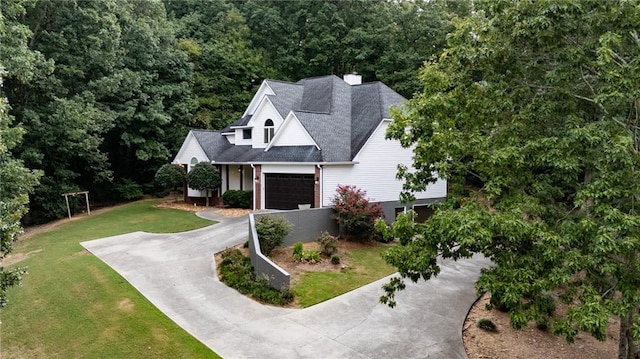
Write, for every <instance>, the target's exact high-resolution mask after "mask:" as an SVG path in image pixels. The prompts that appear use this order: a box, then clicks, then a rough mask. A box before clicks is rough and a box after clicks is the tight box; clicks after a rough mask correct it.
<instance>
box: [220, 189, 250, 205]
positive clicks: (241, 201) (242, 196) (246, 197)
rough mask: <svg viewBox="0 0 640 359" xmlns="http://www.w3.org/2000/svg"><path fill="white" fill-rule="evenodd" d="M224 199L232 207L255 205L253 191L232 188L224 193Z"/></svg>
mask: <svg viewBox="0 0 640 359" xmlns="http://www.w3.org/2000/svg"><path fill="white" fill-rule="evenodd" d="M222 201H223V202H224V204H225V205H227V206H229V207H231V208H251V207H252V205H253V191H242V190H238V189H230V190H228V191H226V192H225V193H223V194H222Z"/></svg>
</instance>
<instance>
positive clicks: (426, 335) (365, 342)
mask: <svg viewBox="0 0 640 359" xmlns="http://www.w3.org/2000/svg"><path fill="white" fill-rule="evenodd" d="M200 215H201V216H203V217H208V218H213V217H215V219H216V220H218V221H220V223H219V224H215V225H213V226H209V227H206V228H202V229H198V230H195V231H190V232H183V233H175V234H151V233H144V232H135V233H129V234H125V235H120V236H115V237H108V238H102V239H97V240H93V241H89V242H83V243H82V245H83V246H84V247H85V248H86V249H87V250H89V251H90V252H91V253H93V254H94V255H96V256H97V257H98V258H100V259H101V260H103V261H104V262H105V263H107V264H108V265H109V266H111V267H112V268H113V269H115V270H116V271H117V272H118V273H120V275H122V276H123V277H124V278H125V279H126V280H127V281H129V282H130V283H131V284H132V285H133V286H134V287H136V288H137V289H138V290H139V291H140V292H141V293H142V294H143V295H144V296H145V297H147V298H148V299H149V300H150V301H151V302H152V303H153V304H154V305H155V306H156V307H158V309H160V310H161V311H162V312H164V313H165V314H166V315H167V316H169V318H171V319H172V320H173V321H175V322H176V323H177V324H178V325H180V326H181V327H183V328H184V329H185V330H187V331H188V332H189V333H191V334H192V335H193V336H194V337H196V338H197V339H198V340H200V341H202V342H203V343H204V344H205V345H207V346H208V347H209V348H211V349H212V350H214V351H215V352H216V353H218V354H219V355H221V356H222V357H224V358H467V356H466V354H465V351H464V347H463V345H462V334H461V330H462V324H463V322H464V319H465V317H466V314H467V312H468V310H469V308H470V306H471V304H472V303H473V302H474V301H475V299H476V294H475V291H474V286H473V284H474V282H475V280H476V279H477V277H478V274H479V270H480V268H481V267H482V266H486V265H488V261H487V260H485V259H482V258H474V259H471V260H464V261H458V262H451V261H446V262H445V264H444V265H443V266H442V272H441V273H440V275H439V276H438V277H437V278H435V279H432V280H430V281H428V282H422V283H419V284H417V285H416V284H413V283H407V288H406V289H405V290H404V291H402V292H401V293H398V294H397V303H398V305H397V307H396V308H394V309H390V308H388V307H387V306H385V305H382V304H379V303H378V298H379V297H380V295H381V294H382V289H381V285H382V284H383V283H384V282H385V281H387V280H388V278H386V279H382V280H380V281H377V282H374V283H371V284H369V285H367V286H364V287H361V288H359V289H356V290H354V291H352V292H349V293H346V294H344V295H341V296H339V297H336V298H334V299H331V300H329V301H326V302H323V303H320V304H317V305H315V306H313V307H310V308H306V309H286V308H279V307H272V306H268V305H262V304H259V303H257V302H255V301H253V300H251V299H248V298H246V297H244V296H243V295H241V294H239V293H238V292H236V291H235V290H233V289H230V288H228V287H227V286H226V285H224V284H223V283H221V282H219V281H218V278H217V276H216V271H215V263H214V261H213V254H214V253H216V252H218V251H220V250H223V249H225V248H228V247H231V246H234V245H236V244H239V243H242V242H244V241H246V240H247V228H248V223H247V219H246V217H243V218H220V217H216V216H215V215H214V214H213V212H210V211H206V212H201V213H200Z"/></svg>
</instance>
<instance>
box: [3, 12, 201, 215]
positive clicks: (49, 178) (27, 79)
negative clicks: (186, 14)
mask: <svg viewBox="0 0 640 359" xmlns="http://www.w3.org/2000/svg"><path fill="white" fill-rule="evenodd" d="M2 8H3V16H4V18H3V19H2V22H1V23H2V30H1V31H0V37H1V38H0V40H1V41H0V44H1V45H0V46H1V48H0V53H2V54H3V55H8V56H9V57H8V61H7V63H6V66H7V69H8V70H9V77H8V78H7V91H6V95H7V97H8V98H9V100H10V101H11V103H12V105H13V109H12V110H11V113H12V114H13V115H14V116H15V117H16V119H17V120H18V121H19V122H20V123H22V124H23V126H24V128H25V130H26V133H25V141H24V142H23V143H22V144H21V145H20V146H19V147H18V148H16V149H15V153H16V154H19V155H20V158H21V159H22V160H23V161H24V162H25V164H26V165H27V166H29V167H31V168H37V169H40V170H42V171H43V173H44V177H43V183H44V185H43V186H40V187H39V188H38V189H37V191H36V193H34V195H33V196H32V199H37V200H32V204H31V214H30V216H29V217H28V218H27V220H29V221H37V222H41V221H46V220H49V219H54V218H57V217H59V216H61V215H64V213H65V211H64V205H60V202H61V201H60V194H61V193H64V192H69V191H75V190H78V189H87V190H89V191H90V192H91V194H92V199H93V200H98V201H110V200H111V199H112V194H113V191H114V189H115V188H114V186H118V185H121V181H120V180H121V179H123V178H128V179H130V180H133V181H134V182H136V183H138V184H143V183H150V182H151V181H152V179H153V176H154V174H155V171H156V169H157V168H158V167H159V166H160V165H161V164H163V163H166V161H167V159H168V158H169V156H170V155H171V154H173V153H175V152H176V151H177V149H178V148H177V147H178V146H179V145H180V141H181V140H182V139H183V138H184V137H183V136H184V134H185V133H186V130H187V126H186V124H187V121H188V120H190V117H191V111H192V107H193V106H192V105H191V103H192V100H191V87H190V81H191V76H192V72H191V70H192V69H191V66H190V64H189V63H188V58H187V57H186V55H185V54H183V53H182V52H181V51H179V50H178V49H177V46H176V39H175V35H174V33H173V32H172V26H170V24H169V23H168V22H167V20H166V16H165V13H164V8H163V6H162V4H161V3H159V2H157V1H152V0H142V1H138V0H124V1H112V0H96V1H22V0H2ZM5 10H7V11H6V12H5ZM5 29H6V30H5ZM14 56H15V57H14ZM4 58H6V56H3V59H4ZM114 179H115V181H114ZM62 202H64V201H62Z"/></svg>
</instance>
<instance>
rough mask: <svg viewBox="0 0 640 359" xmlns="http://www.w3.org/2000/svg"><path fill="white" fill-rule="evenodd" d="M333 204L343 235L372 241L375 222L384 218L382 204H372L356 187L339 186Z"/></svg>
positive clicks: (335, 216)
mask: <svg viewBox="0 0 640 359" xmlns="http://www.w3.org/2000/svg"><path fill="white" fill-rule="evenodd" d="M332 204H333V218H335V219H336V220H337V221H338V224H339V225H340V231H341V233H342V234H345V235H347V236H350V237H352V238H355V239H366V240H368V239H370V238H371V235H372V234H373V232H374V225H375V220H376V219H377V218H383V217H384V213H383V211H382V207H380V204H379V203H370V202H369V199H367V198H366V192H365V191H363V190H361V189H359V188H357V187H356V186H350V185H338V188H337V189H336V195H335V196H334V197H333V199H332Z"/></svg>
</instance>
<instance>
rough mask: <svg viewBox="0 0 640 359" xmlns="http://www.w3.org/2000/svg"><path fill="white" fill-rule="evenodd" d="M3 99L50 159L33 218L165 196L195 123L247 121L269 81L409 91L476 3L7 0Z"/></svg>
mask: <svg viewBox="0 0 640 359" xmlns="http://www.w3.org/2000/svg"><path fill="white" fill-rule="evenodd" d="M0 9H1V11H2V14H1V16H2V17H1V18H0V21H1V25H0V56H1V57H0V66H2V67H3V68H4V71H5V72H4V74H3V77H4V87H3V89H2V91H3V94H2V95H3V97H6V98H7V99H8V103H9V106H10V111H9V114H10V116H11V117H12V118H13V123H14V124H15V125H16V126H20V127H21V128H22V129H23V130H24V135H23V138H22V142H21V143H20V144H18V145H17V146H15V147H14V148H13V149H12V153H13V155H14V156H15V157H16V158H17V159H18V160H21V161H22V162H23V163H24V165H25V166H26V167H27V168H30V169H33V170H39V171H40V172H39V173H41V174H42V177H41V178H40V184H39V186H37V187H36V189H35V191H34V192H33V193H32V195H31V201H30V202H31V205H30V207H31V209H30V213H29V215H28V217H27V222H30V223H37V222H45V221H48V220H51V219H54V218H59V217H61V216H63V215H65V213H66V209H65V204H64V200H63V198H62V197H61V193H65V192H74V191H78V190H89V191H91V198H92V201H93V202H95V203H97V204H100V203H109V202H113V201H118V200H123V199H131V198H136V197H138V196H141V195H142V193H153V192H154V185H153V175H154V173H155V172H156V170H157V169H158V168H159V167H160V166H161V165H162V164H165V163H167V162H169V161H170V160H171V159H172V156H173V155H175V153H176V152H177V150H178V148H179V146H180V145H181V143H182V140H183V138H184V136H185V135H186V133H187V131H188V130H189V129H190V128H208V129H220V128H223V127H224V126H226V125H227V124H229V123H230V122H232V121H234V120H236V119H237V118H238V116H239V115H240V114H241V113H242V111H243V110H244V108H245V107H246V105H247V104H248V102H249V101H250V99H251V97H252V95H253V93H254V91H255V90H256V89H257V87H258V86H259V85H260V83H261V82H262V80H263V79H265V78H272V79H280V80H291V81H297V80H298V79H301V78H304V77H310V76H320V75H327V74H336V75H338V76H341V75H343V74H345V73H351V72H357V73H359V74H361V75H362V76H363V79H364V80H365V81H375V80H380V81H383V82H385V83H386V84H388V85H389V86H390V87H392V88H394V89H395V90H396V91H398V92H399V93H401V94H403V95H404V96H406V97H411V96H412V94H413V93H414V92H416V91H420V90H421V85H420V82H419V80H418V70H419V68H420V67H421V65H422V64H423V63H424V61H425V60H428V59H429V58H432V57H434V56H436V55H437V54H438V53H439V52H440V51H441V50H442V48H443V47H444V44H445V41H446V34H447V33H448V32H449V31H450V30H451V29H452V28H453V22H454V21H455V19H456V18H458V17H462V16H464V15H466V14H467V13H468V11H469V10H468V8H467V4H466V3H464V2H444V1H255V0H245V1H229V0H212V1H201V0H163V1H159V0H92V1H82V0H0Z"/></svg>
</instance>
